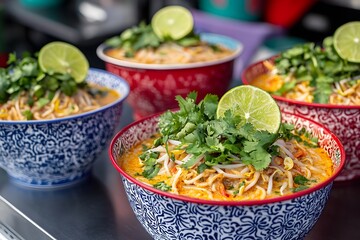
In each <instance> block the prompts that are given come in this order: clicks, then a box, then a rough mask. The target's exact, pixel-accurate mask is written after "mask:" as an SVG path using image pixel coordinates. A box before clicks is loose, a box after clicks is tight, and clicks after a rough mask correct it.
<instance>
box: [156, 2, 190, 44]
mask: <svg viewBox="0 0 360 240" xmlns="http://www.w3.org/2000/svg"><path fill="white" fill-rule="evenodd" d="M151 26H152V28H153V30H154V32H155V34H156V35H157V36H158V37H159V38H160V39H163V38H166V37H170V38H171V39H173V40H178V39H181V38H183V37H185V36H186V35H188V34H189V33H190V32H191V31H192V30H193V27H194V20H193V17H192V14H191V12H190V11H189V10H187V9H186V8H184V7H181V6H168V7H164V8H162V9H160V10H159V11H157V12H156V13H155V14H154V16H153V17H152V19H151Z"/></svg>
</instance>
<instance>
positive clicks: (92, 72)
mask: <svg viewBox="0 0 360 240" xmlns="http://www.w3.org/2000/svg"><path fill="white" fill-rule="evenodd" d="M86 81H87V82H88V83H95V84H97V85H100V86H103V87H107V88H110V89H113V90H115V91H116V92H117V93H118V94H119V96H120V97H119V98H118V99H116V100H115V101H114V102H111V103H109V104H107V105H105V106H102V107H100V108H98V109H95V110H92V111H89V112H85V113H81V114H76V115H71V116H67V117H63V118H57V119H51V120H26V121H4V120H0V123H1V124H25V125H27V124H43V123H54V122H61V121H64V120H69V119H76V118H81V117H84V116H88V115H91V114H93V113H95V112H99V111H103V110H105V109H107V108H110V107H112V106H114V105H117V104H119V103H122V102H124V101H125V99H126V98H127V97H128V95H129V93H130V87H129V84H128V83H127V82H126V81H125V80H124V79H123V78H121V77H119V76H116V75H114V74H112V73H109V72H107V71H105V70H102V69H96V68H90V69H89V73H88V76H87V77H86Z"/></svg>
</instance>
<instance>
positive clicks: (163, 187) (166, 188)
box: [153, 181, 171, 192]
mask: <svg viewBox="0 0 360 240" xmlns="http://www.w3.org/2000/svg"><path fill="white" fill-rule="evenodd" d="M153 186H154V188H157V189H159V190H161V191H165V192H168V191H170V190H171V186H169V185H167V184H166V183H165V182H164V181H161V182H158V183H155V184H154V185H153Z"/></svg>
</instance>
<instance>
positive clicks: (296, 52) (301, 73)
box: [273, 37, 360, 103]
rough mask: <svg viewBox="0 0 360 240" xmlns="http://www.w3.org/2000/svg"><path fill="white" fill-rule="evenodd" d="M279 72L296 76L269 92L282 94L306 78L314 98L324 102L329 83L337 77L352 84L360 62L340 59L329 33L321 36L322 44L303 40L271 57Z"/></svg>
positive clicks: (327, 100) (330, 87) (327, 97)
mask: <svg viewBox="0 0 360 240" xmlns="http://www.w3.org/2000/svg"><path fill="white" fill-rule="evenodd" d="M275 65H276V68H277V70H278V73H279V74H280V75H284V76H288V75H289V74H290V75H293V76H294V77H295V79H296V80H292V81H289V82H286V83H285V84H284V85H283V86H282V87H281V88H280V89H279V90H277V91H275V92H273V94H276V95H282V94H284V93H286V92H288V91H290V90H292V89H293V88H294V87H295V85H296V84H297V83H299V82H301V81H309V82H310V86H312V87H315V92H314V102H315V103H328V102H329V96H330V95H331V93H332V85H333V84H334V83H335V82H339V81H340V80H344V79H346V80H347V83H348V84H350V85H352V84H355V83H356V81H357V78H354V77H356V76H359V75H360V64H358V63H352V62H348V61H346V60H344V59H342V58H341V57H340V56H339V55H338V53H337V52H336V50H335V48H334V45H333V37H327V38H325V39H324V41H323V43H322V46H317V45H316V44H315V43H305V44H301V45H298V46H295V47H293V48H290V49H288V50H287V51H284V52H283V53H281V54H280V56H279V57H277V58H276V59H275Z"/></svg>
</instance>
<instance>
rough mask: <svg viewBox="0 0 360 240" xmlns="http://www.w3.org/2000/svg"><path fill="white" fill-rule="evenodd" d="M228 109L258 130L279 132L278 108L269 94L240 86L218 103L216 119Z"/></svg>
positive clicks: (231, 90)
mask: <svg viewBox="0 0 360 240" xmlns="http://www.w3.org/2000/svg"><path fill="white" fill-rule="evenodd" d="M229 109H230V111H232V112H233V113H234V115H237V116H238V115H240V116H241V117H242V118H243V119H245V121H246V122H249V123H251V124H253V125H254V127H255V128H256V129H258V130H267V131H269V132H271V133H276V132H277V131H278V130H279V127H280V123H281V113H280V109H279V106H278V105H277V103H276V102H275V100H274V99H273V98H272V97H271V95H270V94H269V93H267V92H265V91H264V90H262V89H260V88H257V87H254V86H250V85H241V86H238V87H235V88H232V89H230V90H229V91H228V92H226V93H225V94H224V95H223V96H222V97H221V99H220V101H219V105H218V108H217V112H216V115H217V117H218V118H219V117H222V116H223V115H224V113H225V112H226V111H227V110H229Z"/></svg>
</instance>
